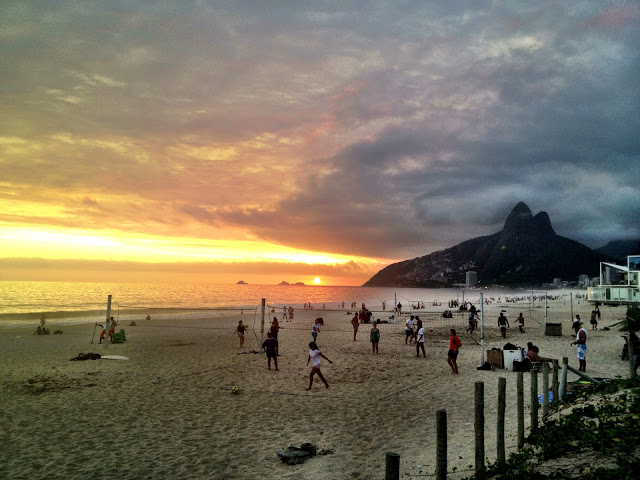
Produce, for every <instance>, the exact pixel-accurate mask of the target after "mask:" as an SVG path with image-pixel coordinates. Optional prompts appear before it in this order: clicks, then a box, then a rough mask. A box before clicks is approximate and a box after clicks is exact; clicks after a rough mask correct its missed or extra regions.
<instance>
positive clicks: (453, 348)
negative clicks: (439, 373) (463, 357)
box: [447, 328, 462, 374]
mask: <svg viewBox="0 0 640 480" xmlns="http://www.w3.org/2000/svg"><path fill="white" fill-rule="evenodd" d="M449 333H450V335H451V336H450V337H449V352H448V353H447V363H448V364H449V366H450V367H451V373H456V374H457V373H458V350H460V347H461V346H462V342H461V341H460V339H459V338H458V336H457V335H456V331H455V329H453V328H452V329H451V330H449Z"/></svg>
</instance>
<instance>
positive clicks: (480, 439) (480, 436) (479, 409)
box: [474, 381, 484, 479]
mask: <svg viewBox="0 0 640 480" xmlns="http://www.w3.org/2000/svg"><path fill="white" fill-rule="evenodd" d="M474 428H475V436H476V455H475V464H476V465H475V470H476V479H482V478H484V382H479V381H478V382H476V383H475V415H474Z"/></svg>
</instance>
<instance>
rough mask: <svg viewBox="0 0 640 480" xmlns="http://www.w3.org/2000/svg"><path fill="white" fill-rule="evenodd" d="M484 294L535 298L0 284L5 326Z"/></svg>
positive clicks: (296, 288) (443, 304)
mask: <svg viewBox="0 0 640 480" xmlns="http://www.w3.org/2000/svg"><path fill="white" fill-rule="evenodd" d="M480 292H484V295H485V298H491V297H499V296H502V297H503V298H504V297H505V296H506V295H511V296H517V295H529V294H531V291H525V290H508V289H483V290H479V289H459V288H445V289H424V288H379V287H332V286H315V285H313V286H311V285H304V286H303V285H236V284H231V285H214V284H206V283H198V284H189V283H184V284H180V283H113V282H104V283H102V282H25V281H23V282H15V281H1V282H0V324H2V323H8V322H11V323H37V322H38V320H39V318H40V316H41V315H42V314H44V315H45V316H46V317H47V319H57V320H62V321H69V322H74V323H75V322H93V321H95V320H103V319H104V316H105V312H106V308H107V297H108V295H112V308H114V309H115V308H118V309H138V308H142V307H149V308H162V309H170V310H192V309H202V308H225V307H228V308H257V307H259V306H260V304H261V299H263V298H264V299H265V300H266V304H267V305H268V306H274V307H278V306H279V307H280V308H281V307H282V306H293V307H294V308H296V309H301V308H303V305H304V304H305V303H311V305H312V306H313V307H314V308H322V307H323V306H324V307H325V308H326V309H336V308H339V307H341V305H342V302H344V303H345V305H346V307H347V308H348V307H349V306H350V304H351V302H356V304H357V306H358V308H359V307H360V306H361V304H362V303H365V304H366V305H367V307H368V308H370V309H372V310H377V309H380V307H381V305H382V302H385V303H386V306H387V310H390V309H393V306H394V301H397V302H401V303H402V304H403V305H404V306H405V307H410V305H411V304H412V303H417V302H422V303H424V304H425V307H426V308H427V309H428V308H429V307H430V306H432V305H433V304H434V303H435V304H439V305H437V306H433V308H434V309H437V310H442V309H444V308H447V306H448V302H449V300H453V299H456V300H458V301H459V302H460V301H462V300H463V299H464V300H466V301H471V302H473V303H478V302H479V300H480ZM557 293H558V291H557V290H556V291H554V294H557Z"/></svg>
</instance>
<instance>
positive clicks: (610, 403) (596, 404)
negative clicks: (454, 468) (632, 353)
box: [486, 377, 640, 480]
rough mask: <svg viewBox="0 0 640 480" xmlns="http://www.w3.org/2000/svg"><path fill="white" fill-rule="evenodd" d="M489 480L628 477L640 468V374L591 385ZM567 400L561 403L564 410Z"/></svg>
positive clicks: (491, 473)
mask: <svg viewBox="0 0 640 480" xmlns="http://www.w3.org/2000/svg"><path fill="white" fill-rule="evenodd" d="M572 403H573V408H572V409H571V413H569V414H567V415H564V416H563V418H562V419H561V420H560V421H555V420H548V421H547V423H546V424H545V425H544V426H542V427H541V428H540V429H539V431H538V433H537V434H535V435H531V436H530V437H529V438H528V439H527V440H528V442H527V443H528V446H527V447H525V448H523V449H522V450H520V451H518V452H516V453H514V454H512V455H511V456H510V457H509V459H508V460H507V461H506V463H505V464H503V465H497V464H495V465H491V466H489V467H488V470H487V475H486V478H495V479H504V480H508V479H514V480H516V479H517V480H559V479H566V478H580V479H586V480H603V479H604V480H608V479H611V480H613V479H615V480H625V479H629V480H630V479H632V478H633V479H635V478H638V477H637V475H638V472H640V456H639V455H638V453H639V452H640V448H639V446H640V377H635V378H632V379H626V380H614V381H611V382H608V383H605V384H603V385H600V386H598V387H595V386H594V387H591V388H590V389H589V390H588V391H586V392H584V393H583V394H582V395H579V396H577V398H575V399H573V401H572ZM567 406H568V404H567V403H565V404H563V405H562V407H563V408H565V407H567Z"/></svg>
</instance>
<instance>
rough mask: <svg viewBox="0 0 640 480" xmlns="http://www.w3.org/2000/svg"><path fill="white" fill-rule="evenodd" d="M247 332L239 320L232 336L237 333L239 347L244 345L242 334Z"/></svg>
mask: <svg viewBox="0 0 640 480" xmlns="http://www.w3.org/2000/svg"><path fill="white" fill-rule="evenodd" d="M246 330H247V327H245V326H244V325H243V324H242V320H240V321H239V322H238V326H237V327H236V329H235V331H234V332H233V333H234V335H235V334H236V333H237V334H238V338H239V339H240V346H241V347H242V345H244V332H245V331H246Z"/></svg>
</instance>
